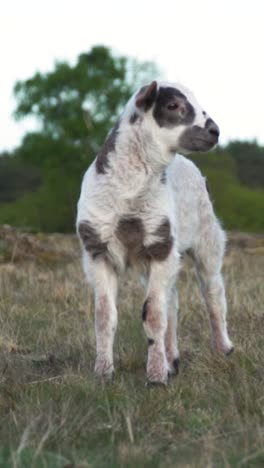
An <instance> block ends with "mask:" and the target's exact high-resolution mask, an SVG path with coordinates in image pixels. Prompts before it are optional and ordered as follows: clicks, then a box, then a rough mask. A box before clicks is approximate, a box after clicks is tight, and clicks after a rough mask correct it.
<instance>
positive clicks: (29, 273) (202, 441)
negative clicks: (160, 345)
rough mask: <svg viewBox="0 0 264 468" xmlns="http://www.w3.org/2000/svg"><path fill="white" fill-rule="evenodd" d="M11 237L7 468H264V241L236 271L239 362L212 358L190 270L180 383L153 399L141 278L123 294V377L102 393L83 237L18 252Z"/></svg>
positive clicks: (4, 280) (2, 460)
mask: <svg viewBox="0 0 264 468" xmlns="http://www.w3.org/2000/svg"><path fill="white" fill-rule="evenodd" d="M5 230H6V232H5V234H4V235H3V237H4V239H6V242H7V244H8V243H9V244H10V247H11V250H10V254H11V252H12V261H11V262H10V257H11V255H10V256H9V262H7V260H8V256H7V257H6V261H5V262H4V263H1V260H0V298H1V299H0V420H1V425H0V440H1V446H0V466H1V467H4V468H9V467H10V468H11V467H12V468H29V467H32V468H33V467H34V468H59V467H61V468H85V467H87V468H88V467H98V468H104V467H105V468H106V467H107V468H110V467H113V468H116V467H124V468H129V467H131V468H132V467H149V468H163V467H168V468H172V467H180V468H192V467H193V468H205V467H225V468H230V467H236V468H238V467H239V468H244V467H248V468H249V467H252V468H253V467H256V468H257V467H259V468H260V467H263V465H264V437H263V435H264V433H263V428H264V412H263V402H264V398H263V385H264V373H263V353H264V341H263V300H264V289H263V255H261V252H262V253H263V237H262V246H261V244H260V243H259V244H258V237H256V242H257V243H256V242H255V241H254V239H253V237H254V236H248V239H247V243H248V247H246V248H240V247H239V244H240V243H241V242H240V241H241V240H242V239H240V241H239V242H238V240H237V241H236V240H235V238H234V239H233V241H234V242H232V244H231V245H230V246H229V249H228V254H227V256H226V259H225V266H224V276H225V281H226V285H227V297H228V305H229V316H228V321H229V330H230V336H231V337H232V340H233V341H234V343H235V352H234V354H232V355H231V356H230V357H229V358H224V357H221V356H216V355H214V354H213V353H212V351H211V348H210V331H209V323H208V318H207V315H206V311H205V309H204V307H203V304H202V302H201V298H200V294H199V291H198V288H197V283H196V281H195V272H194V268H193V266H192V265H191V264H189V263H185V266H184V269H183V271H182V273H181V275H180V280H179V292H180V320H179V345H180V352H181V368H180V373H179V375H178V376H177V377H176V378H175V379H172V380H171V381H170V382H169V384H168V386H167V387H166V388H161V387H157V388H156V387H155V388H147V387H145V367H146V356H147V342H146V337H145V335H144V332H143V327H142V320H141V310H142V304H143V301H144V292H143V291H142V288H141V287H140V286H139V283H137V282H136V281H135V278H134V277H133V276H131V277H126V279H125V281H124V283H123V284H122V286H121V291H120V295H119V301H118V310H119V326H118V332H117V336H116V341H115V363H116V376H115V379H114V381H113V383H112V384H110V385H103V384H102V383H99V382H97V380H96V378H95V376H94V373H93V366H94V359H95V334H94V318H93V309H94V307H93V299H92V296H91V294H90V293H89V294H87V286H86V284H85V280H84V275H83V272H82V268H81V262H80V259H79V258H78V255H79V246H78V243H77V240H76V238H75V236H66V235H61V234H52V235H43V234H41V235H40V234H37V235H36V234H30V235H27V236H26V237H25V236H24V235H21V234H20V235H18V236H17V237H16V240H15V238H12V231H10V230H9V229H7V228H5ZM15 235H16V233H15V232H14V233H13V236H15ZM28 236H29V238H28ZM244 241H245V242H246V239H244ZM29 247H30V248H29ZM44 247H46V248H44ZM63 253H64V254H63ZM31 260H33V261H31ZM186 260H187V259H186ZM14 262H16V263H14ZM51 262H52V263H51Z"/></svg>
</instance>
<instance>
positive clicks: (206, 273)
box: [193, 226, 234, 355]
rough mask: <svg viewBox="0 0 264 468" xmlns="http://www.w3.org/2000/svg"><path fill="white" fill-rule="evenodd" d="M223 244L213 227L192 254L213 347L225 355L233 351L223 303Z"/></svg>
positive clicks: (220, 236)
mask: <svg viewBox="0 0 264 468" xmlns="http://www.w3.org/2000/svg"><path fill="white" fill-rule="evenodd" d="M224 245H225V241H224V236H223V233H222V231H221V228H220V227H218V226H217V228H216V226H214V231H212V233H210V231H208V232H207V236H206V237H204V238H203V239H201V241H200V243H199V244H198V245H197V246H196V247H195V249H194V251H193V254H194V260H195V264H196V270H197V274H198V279H199V283H200V288H201V292H202V294H203V297H204V300H205V304H206V307H207V310H208V313H209V318H210V323H211V329H212V343H213V347H214V349H215V350H216V351H217V352H220V353H224V354H226V355H228V354H230V353H231V352H232V351H233V349H234V348H233V344H232V342H231V341H230V339H229V336H228V331H227V322H226V315H227V304H226V296H225V287H224V281H223V277H222V274H221V268H222V262H223V254H224Z"/></svg>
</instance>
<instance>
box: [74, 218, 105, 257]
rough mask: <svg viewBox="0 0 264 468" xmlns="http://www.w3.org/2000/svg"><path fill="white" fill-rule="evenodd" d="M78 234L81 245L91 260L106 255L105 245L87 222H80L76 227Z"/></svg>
mask: <svg viewBox="0 0 264 468" xmlns="http://www.w3.org/2000/svg"><path fill="white" fill-rule="evenodd" d="M78 234H79V236H80V239H81V241H82V244H83V246H84V248H85V250H87V252H89V253H90V254H91V255H92V257H93V258H96V257H98V256H105V255H106V254H107V243H106V242H102V240H101V238H100V235H99V234H98V232H96V230H95V229H94V228H93V226H92V225H91V223H90V222H89V221H81V222H80V223H79V225H78Z"/></svg>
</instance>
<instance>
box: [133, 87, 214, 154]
mask: <svg viewBox="0 0 264 468" xmlns="http://www.w3.org/2000/svg"><path fill="white" fill-rule="evenodd" d="M133 104H134V108H135V110H136V113H134V114H132V117H131V122H133V115H134V119H135V120H136V116H137V115H138V116H140V117H141V119H143V120H142V121H145V122H146V124H147V126H148V127H149V126H150V127H151V128H152V129H153V133H155V134H156V136H157V137H158V139H159V141H160V142H161V143H162V144H164V145H165V147H166V148H167V149H168V150H169V151H170V152H172V153H175V152H177V151H178V152H180V153H183V154H188V153H190V152H193V151H208V150H210V149H212V148H213V147H214V146H215V145H216V143H217V142H218V137H219V128H218V126H217V125H216V123H215V122H214V121H213V120H212V119H211V118H210V117H209V116H208V115H207V113H206V112H205V111H204V110H203V108H202V107H201V106H200V105H199V103H198V102H197V101H196V99H195V97H194V95H193V94H192V93H191V91H189V90H188V89H187V88H185V87H183V86H182V85H175V84H169V83H160V84H157V82H156V81H153V82H152V83H151V84H149V85H148V86H144V87H143V88H141V90H140V91H139V92H138V93H137V94H135V96H134V102H133Z"/></svg>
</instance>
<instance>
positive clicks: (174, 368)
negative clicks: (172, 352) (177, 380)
mask: <svg viewBox="0 0 264 468" xmlns="http://www.w3.org/2000/svg"><path fill="white" fill-rule="evenodd" d="M179 367H180V359H179V358H175V359H173V361H172V365H171V367H170V369H169V372H168V377H169V378H170V377H176V375H178V374H179Z"/></svg>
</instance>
